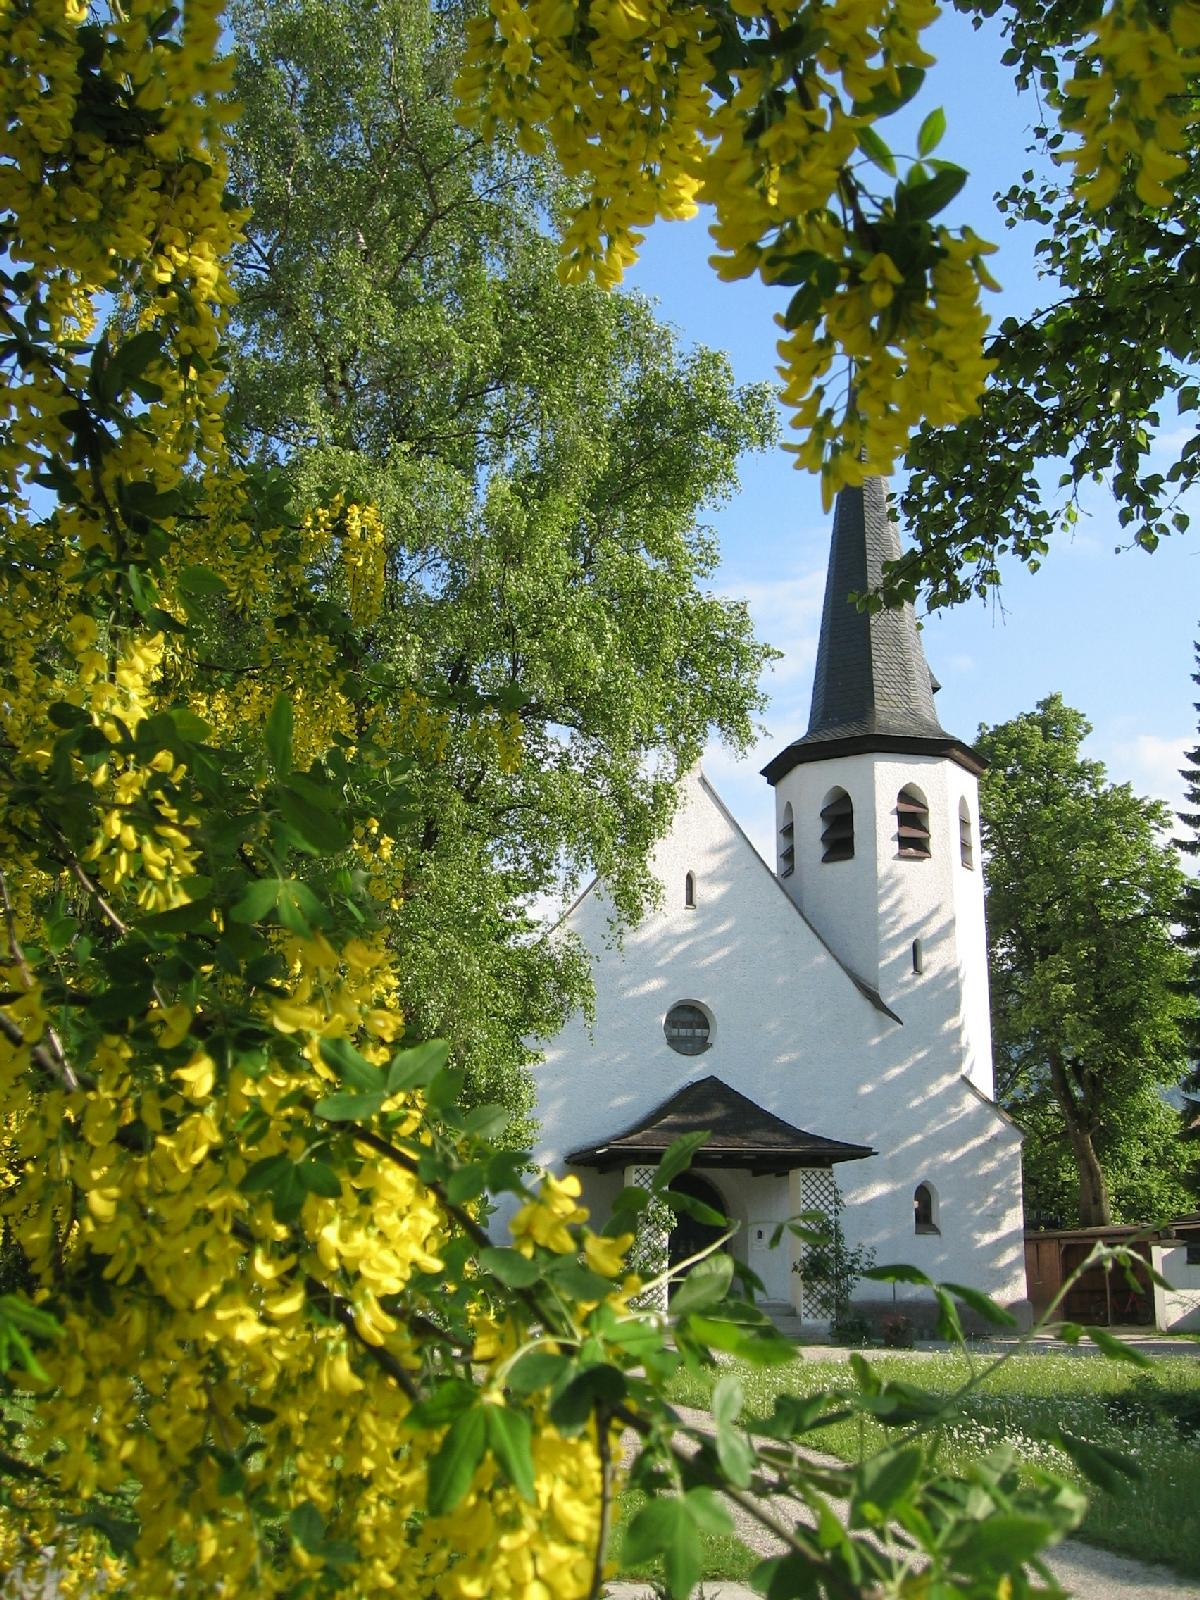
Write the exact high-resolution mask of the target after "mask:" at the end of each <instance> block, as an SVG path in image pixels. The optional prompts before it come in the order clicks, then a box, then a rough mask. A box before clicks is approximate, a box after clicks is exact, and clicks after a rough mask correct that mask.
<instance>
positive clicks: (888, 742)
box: [763, 478, 982, 783]
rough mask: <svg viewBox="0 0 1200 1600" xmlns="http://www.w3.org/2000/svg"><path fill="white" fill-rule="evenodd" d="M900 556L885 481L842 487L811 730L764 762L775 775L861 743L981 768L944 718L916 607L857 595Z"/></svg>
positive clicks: (865, 746) (766, 773)
mask: <svg viewBox="0 0 1200 1600" xmlns="http://www.w3.org/2000/svg"><path fill="white" fill-rule="evenodd" d="M899 555H900V535H899V533H898V531H897V529H896V524H895V523H894V522H893V521H892V519H891V517H890V516H889V514H888V496H887V485H886V483H885V482H884V480H883V479H882V478H868V479H867V481H866V482H865V483H864V484H863V485H862V486H861V487H855V488H845V489H843V490H842V491H841V493H840V494H839V495H838V497H837V504H836V506H835V509H834V516H833V539H832V542H831V544H830V549H829V569H828V572H827V574H826V578H825V605H824V609H823V611H822V614H821V641H820V644H819V645H818V647H817V668H816V676H815V679H814V681H813V696H812V710H811V712H810V714H809V721H808V732H807V733H806V734H805V735H804V737H803V738H801V739H797V740H796V741H795V743H794V744H791V745H789V746H788V748H787V749H786V750H783V751H781V752H780V754H779V755H777V756H775V757H774V759H773V760H772V761H770V762H769V763H768V764H767V766H765V767H764V768H763V775H764V776H765V777H766V778H767V779H768V780H769V781H770V782H771V783H776V782H777V781H778V780H779V779H780V778H781V777H783V775H784V773H785V772H789V771H790V770H791V768H792V767H794V766H795V765H797V763H798V762H801V761H819V760H823V759H825V758H827V757H830V756H834V755H848V754H855V753H857V752H859V751H861V750H905V749H908V750H913V751H920V752H921V753H922V754H929V755H942V754H945V755H949V756H951V757H953V758H954V759H955V760H960V761H963V762H964V764H967V765H970V766H971V767H972V770H974V771H979V770H980V769H981V766H982V763H980V762H979V760H978V758H977V757H975V756H973V754H972V753H971V752H970V751H969V750H968V749H967V747H966V746H965V745H963V744H961V743H960V742H959V740H957V739H955V738H953V737H952V736H951V735H950V734H948V733H947V732H946V730H945V729H944V728H943V727H942V725H941V723H940V722H939V720H938V714H937V712H936V711H935V710H934V705H933V693H934V687H935V684H934V681H933V678H932V676H931V674H930V671H929V665H928V663H927V662H926V660H925V652H924V650H923V649H922V648H921V637H920V634H919V633H918V631H917V619H916V616H915V615H914V613H913V608H912V606H911V605H905V606H900V607H896V608H891V609H887V610H883V611H876V612H867V611H860V610H859V608H858V607H857V606H856V605H855V604H854V603H853V601H852V599H851V596H852V595H856V594H864V593H866V592H867V591H868V590H870V589H874V588H876V587H878V584H879V581H880V578H881V577H882V574H883V567H884V563H885V562H888V561H894V560H896V559H897V558H898V557H899Z"/></svg>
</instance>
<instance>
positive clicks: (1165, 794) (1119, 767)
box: [1095, 733, 1195, 811]
mask: <svg viewBox="0 0 1200 1600" xmlns="http://www.w3.org/2000/svg"><path fill="white" fill-rule="evenodd" d="M1095 743H1096V744H1097V745H1098V746H1099V747H1100V757H1101V759H1102V760H1103V762H1104V764H1105V766H1106V767H1107V768H1108V770H1109V775H1110V777H1113V778H1115V779H1117V781H1118V782H1122V783H1131V784H1132V785H1133V788H1134V791H1135V792H1136V793H1137V794H1144V795H1149V796H1151V797H1152V798H1153V799H1155V800H1165V801H1166V802H1167V804H1168V805H1169V806H1170V807H1171V810H1172V811H1178V810H1179V809H1180V807H1181V806H1182V805H1183V800H1184V794H1183V778H1182V777H1181V776H1180V768H1181V767H1182V766H1183V764H1184V755H1185V752H1186V751H1187V750H1189V749H1190V748H1191V746H1192V745H1193V744H1194V743H1195V734H1191V735H1188V734H1180V735H1178V737H1176V738H1173V739H1172V738H1163V737H1162V736H1161V735H1160V734H1157V733H1139V734H1135V735H1133V736H1132V737H1131V738H1124V739H1122V738H1116V739H1112V740H1110V741H1103V740H1096V741H1095Z"/></svg>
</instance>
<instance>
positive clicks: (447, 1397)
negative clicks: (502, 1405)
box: [404, 1378, 479, 1428]
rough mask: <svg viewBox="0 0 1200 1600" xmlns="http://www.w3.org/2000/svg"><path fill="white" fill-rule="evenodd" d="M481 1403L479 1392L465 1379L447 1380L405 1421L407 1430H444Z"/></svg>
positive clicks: (411, 1412)
mask: <svg viewBox="0 0 1200 1600" xmlns="http://www.w3.org/2000/svg"><path fill="white" fill-rule="evenodd" d="M478 1402H479V1390H478V1389H477V1388H476V1387H475V1385H474V1384H473V1383H468V1382H467V1380H466V1379H465V1378H446V1379H445V1380H444V1381H443V1382H441V1383H439V1384H438V1386H437V1388H436V1389H435V1390H434V1391H433V1393H432V1394H430V1395H428V1396H426V1398H425V1399H424V1400H421V1401H419V1402H418V1403H417V1404H416V1405H415V1406H414V1407H413V1408H412V1410H411V1411H410V1412H409V1413H408V1415H407V1416H406V1417H405V1419H404V1426H405V1427H406V1428H444V1427H445V1426H446V1424H447V1423H448V1422H453V1421H454V1419H455V1417H461V1416H462V1415H463V1413H464V1412H465V1411H469V1410H470V1409H471V1407H472V1406H474V1405H477V1404H478Z"/></svg>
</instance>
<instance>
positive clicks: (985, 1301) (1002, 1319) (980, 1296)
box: [942, 1283, 1017, 1328]
mask: <svg viewBox="0 0 1200 1600" xmlns="http://www.w3.org/2000/svg"><path fill="white" fill-rule="evenodd" d="M942 1288H943V1289H948V1290H949V1291H950V1293H951V1294H952V1295H953V1296H954V1298H955V1299H956V1300H961V1301H962V1303H963V1305H965V1306H970V1308H971V1310H972V1311H974V1312H975V1313H976V1314H977V1315H978V1316H981V1317H982V1318H983V1320H984V1321H985V1322H990V1323H993V1324H994V1325H995V1326H996V1327H998V1328H1015V1327H1016V1325H1017V1319H1016V1317H1014V1316H1013V1314H1012V1312H1011V1311H1006V1310H1005V1309H1004V1307H1003V1306H998V1305H997V1304H996V1302H995V1301H994V1300H993V1299H992V1298H991V1296H990V1295H986V1294H984V1292H983V1290H982V1289H972V1288H971V1286H970V1285H969V1284H965V1283H944V1284H943V1285H942Z"/></svg>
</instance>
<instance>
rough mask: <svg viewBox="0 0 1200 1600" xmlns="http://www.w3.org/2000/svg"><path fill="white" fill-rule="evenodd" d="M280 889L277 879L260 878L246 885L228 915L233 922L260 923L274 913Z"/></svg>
mask: <svg viewBox="0 0 1200 1600" xmlns="http://www.w3.org/2000/svg"><path fill="white" fill-rule="evenodd" d="M281 887H282V886H281V884H280V882H279V879H278V878H261V879H259V880H257V881H256V882H254V883H248V884H247V885H246V887H245V889H244V890H243V892H242V896H241V899H240V900H238V902H237V903H236V905H234V907H233V908H232V910H231V911H230V913H229V915H230V916H231V917H232V918H233V920H234V922H261V921H262V920H263V918H264V917H267V916H269V915H270V914H271V912H272V911H274V909H275V903H276V901H277V900H278V899H279V890H280V888H281Z"/></svg>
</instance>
